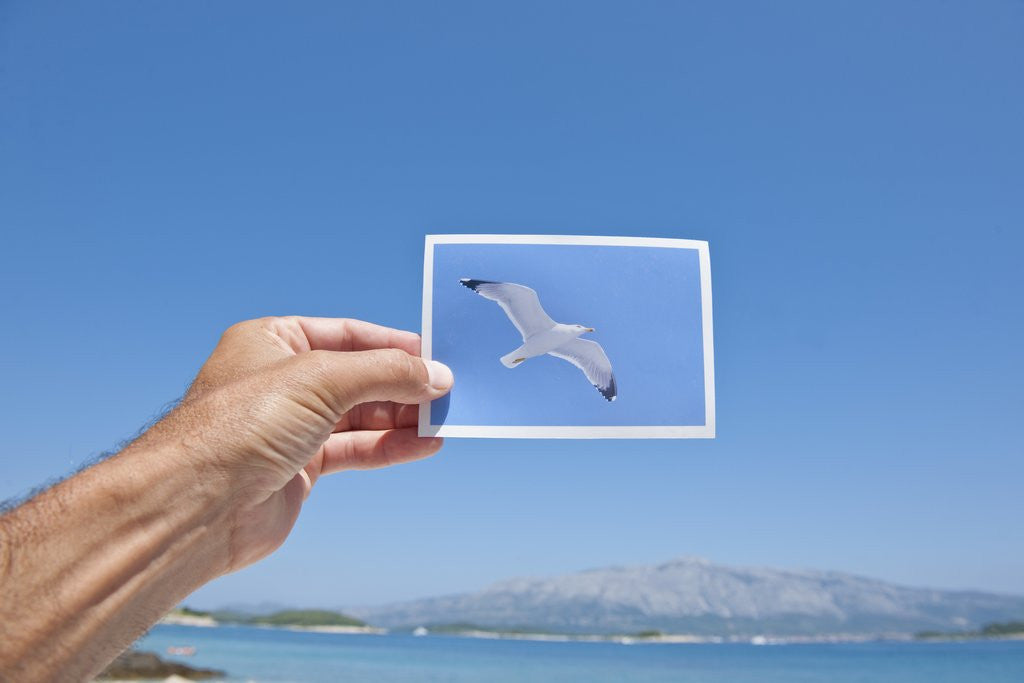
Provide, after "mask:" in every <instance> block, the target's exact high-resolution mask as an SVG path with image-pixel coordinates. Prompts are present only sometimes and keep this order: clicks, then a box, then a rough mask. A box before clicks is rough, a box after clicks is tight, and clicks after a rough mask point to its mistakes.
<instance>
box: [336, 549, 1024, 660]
mask: <svg viewBox="0 0 1024 683" xmlns="http://www.w3.org/2000/svg"><path fill="white" fill-rule="evenodd" d="M343 609H344V612H345V613H346V614H349V615H351V616H353V617H356V618H358V619H362V620H364V621H366V622H367V623H370V624H374V625H375V626H380V627H383V628H390V629H415V628H417V627H423V628H427V629H428V630H429V629H430V625H431V624H470V625H475V624H479V625H482V626H483V627H484V628H483V629H480V628H477V629H475V631H476V632H478V633H479V632H484V633H486V632H489V631H493V632H504V633H509V634H513V633H515V632H516V631H524V630H528V631H530V632H532V633H539V634H544V633H551V634H594V635H605V636H608V637H632V636H622V635H621V634H636V633H641V632H645V631H659V632H661V633H662V634H678V635H684V634H685V635H687V636H692V637H694V638H701V639H705V640H706V641H710V642H715V641H716V639H718V640H726V641H740V642H741V641H743V640H749V641H751V642H753V641H754V640H758V639H766V640H768V641H770V642H782V641H784V642H797V641H798V642H805V641H813V642H817V641H820V640H834V639H841V640H866V639H867V640H869V639H877V638H889V639H904V640H909V639H912V638H914V635H915V634H918V633H921V632H924V631H935V632H951V631H956V630H964V631H970V630H976V629H977V630H980V629H982V628H983V627H984V625H986V624H996V623H1000V624H1002V623H1006V622H1013V621H1018V620H1024V596H1020V595H1005V594H998V593H989V592H984V591H974V590H942V589H936V588H919V587H913V586H904V585H899V584H894V583H889V582H886V581H880V580H878V579H873V578H870V577H864V576H857V575H854V574H846V573H843V572H836V571H820V570H792V569H775V568H770V567H736V566H729V565H721V564H715V563H712V562H710V561H708V560H704V559H700V558H693V557H684V558H679V559H676V560H671V561H668V562H663V563H660V564H654V565H637V566H613V567H602V568H596V569H589V570H586V571H579V572H573V573H570V574H563V575H560V576H551V577H524V578H513V579H508V580H505V581H501V582H499V583H495V584H492V585H491V586H489V587H486V588H484V589H482V590H478V591H475V592H471V593H457V594H452V595H443V596H438V597H431V598H423V599H419V600H410V601H405V602H399V603H393V604H388V605H370V606H354V605H352V606H346V607H344V608H343ZM648 640H650V641H651V642H657V638H653V637H652V638H649V639H648Z"/></svg>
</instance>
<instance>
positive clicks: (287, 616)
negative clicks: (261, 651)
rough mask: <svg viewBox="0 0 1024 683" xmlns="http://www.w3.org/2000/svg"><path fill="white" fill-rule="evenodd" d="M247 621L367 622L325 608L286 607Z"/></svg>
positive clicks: (278, 623) (296, 623)
mask: <svg viewBox="0 0 1024 683" xmlns="http://www.w3.org/2000/svg"><path fill="white" fill-rule="evenodd" d="M246 623H249V624H264V625H267V626H366V622H364V621H360V620H359V619H356V618H355V617H350V616H348V615H347V614H342V613H341V612H332V611H330V610H325V609H286V610H282V611H280V612H274V613H273V614H267V615H263V616H258V617H252V618H251V619H250V620H249V621H248V622H246Z"/></svg>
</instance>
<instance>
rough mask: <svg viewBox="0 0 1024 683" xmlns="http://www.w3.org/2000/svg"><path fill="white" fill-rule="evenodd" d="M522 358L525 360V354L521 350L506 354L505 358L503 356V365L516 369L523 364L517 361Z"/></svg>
mask: <svg viewBox="0 0 1024 683" xmlns="http://www.w3.org/2000/svg"><path fill="white" fill-rule="evenodd" d="M520 358H523V354H522V352H521V351H520V350H519V349H516V350H515V351H513V352H512V353H506V354H505V355H504V356H502V357H501V364H502V365H504V366H505V367H506V368H514V367H515V366H517V365H519V363H522V362H523V361H522V360H520V361H519V363H517V362H516V360H518V359H520ZM524 360H525V359H524Z"/></svg>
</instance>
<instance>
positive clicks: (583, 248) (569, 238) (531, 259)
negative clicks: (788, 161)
mask: <svg viewBox="0 0 1024 683" xmlns="http://www.w3.org/2000/svg"><path fill="white" fill-rule="evenodd" d="M422 353H423V357H424V358H426V359H432V360H438V361H440V362H442V363H444V364H446V365H447V366H449V367H450V368H452V370H453V372H454V373H455V374H456V376H457V377H458V378H459V380H458V382H457V384H456V385H455V386H454V388H453V389H452V391H451V393H449V394H447V395H446V396H444V397H442V398H440V399H437V400H434V401H432V402H430V403H425V404H423V405H422V406H421V408H420V421H419V430H420V435H421V436H464V437H500V438H713V437H714V435H715V404H714V344H713V340H712V324H711V274H710V259H709V254H708V244H707V242H703V241H699V240H687V239H669V238H644V237H594V236H573V235H428V236H427V238H426V247H425V255H424V277H423V349H422Z"/></svg>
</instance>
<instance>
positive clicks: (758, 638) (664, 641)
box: [159, 615, 1024, 645]
mask: <svg viewBox="0 0 1024 683" xmlns="http://www.w3.org/2000/svg"><path fill="white" fill-rule="evenodd" d="M159 623H160V624H163V625H168V626H186V627H191V628H216V627H220V626H244V627H246V628H255V629H261V630H282V631H295V632H308V633H334V634H341V635H376V636H384V635H413V636H420V637H435V638H436V637H450V638H475V639H481V640H522V641H536V642H557V643H566V642H581V643H619V644H621V645H708V644H750V645H804V644H853V643H870V642H921V643H928V642H952V641H1024V634H1008V635H1002V636H979V637H954V636H949V637H934V638H918V637H915V635H914V634H912V633H881V634H852V633H832V634H821V635H806V636H774V635H744V636H739V635H736V636H706V635H695V634H686V633H665V634H661V635H650V636H640V635H623V634H610V635H602V634H562V633H528V632H510V631H489V630H481V629H466V630H435V631H431V630H430V629H429V628H420V629H416V630H415V631H411V630H408V629H400V630H391V629H386V628H377V627H373V626H300V625H279V626H278V625H270V624H232V623H223V624H222V623H220V622H217V621H216V620H214V619H212V618H210V617H191V616H182V615H168V616H167V617H165V618H164V619H162V620H161V621H160V622H159Z"/></svg>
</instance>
